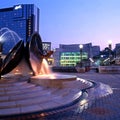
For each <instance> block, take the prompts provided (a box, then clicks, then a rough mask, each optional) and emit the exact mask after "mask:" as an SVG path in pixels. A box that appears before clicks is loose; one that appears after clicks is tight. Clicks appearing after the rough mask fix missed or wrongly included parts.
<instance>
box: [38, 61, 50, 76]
mask: <svg viewBox="0 0 120 120" xmlns="http://www.w3.org/2000/svg"><path fill="white" fill-rule="evenodd" d="M50 73H51V70H50V68H49V65H48V63H47V60H46V59H43V61H42V64H41V70H40V74H50Z"/></svg>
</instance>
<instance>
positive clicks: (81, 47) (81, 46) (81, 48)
mask: <svg viewBox="0 0 120 120" xmlns="http://www.w3.org/2000/svg"><path fill="white" fill-rule="evenodd" d="M79 48H80V60H81V62H80V63H81V64H80V67H82V50H83V45H82V44H80V45H79Z"/></svg>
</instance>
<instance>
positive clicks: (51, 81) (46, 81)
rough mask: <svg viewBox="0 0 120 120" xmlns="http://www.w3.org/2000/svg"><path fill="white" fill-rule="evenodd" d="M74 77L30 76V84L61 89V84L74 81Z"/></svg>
mask: <svg viewBox="0 0 120 120" xmlns="http://www.w3.org/2000/svg"><path fill="white" fill-rule="evenodd" d="M76 79H77V77H76V76H72V75H54V74H52V75H38V76H32V77H31V78H30V82H31V83H33V84H36V85H41V86H44V87H51V88H63V87H64V85H63V82H68V81H74V80H76Z"/></svg>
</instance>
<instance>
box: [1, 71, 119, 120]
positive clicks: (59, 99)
mask: <svg viewBox="0 0 120 120" xmlns="http://www.w3.org/2000/svg"><path fill="white" fill-rule="evenodd" d="M60 74H61V73H60ZM62 74H64V75H75V76H77V77H78V78H79V79H80V80H78V81H77V82H74V81H71V82H66V83H65V84H64V85H66V87H68V88H69V92H68V91H66V90H68V88H67V89H62V90H59V89H57V91H56V89H52V88H51V89H49V88H48V89H45V88H44V87H42V86H36V85H34V84H30V83H27V82H26V81H21V82H20V83H19V82H17V81H16V80H17V79H16V78H14V79H12V80H11V77H10V80H9V79H8V81H10V83H9V82H8V83H7V81H6V82H5V81H4V80H3V81H2V80H1V81H0V83H1V85H0V86H1V87H0V91H1V93H0V102H1V103H0V115H1V116H2V115H4V116H5V115H9V114H17V113H22V114H24V113H27V112H28V113H29V112H34V111H36V110H38V111H40V110H44V109H46V108H50V109H49V110H52V109H51V108H53V107H57V106H61V105H63V106H64V104H66V105H67V103H70V102H71V103H72V104H71V105H70V104H69V105H68V106H66V105H65V107H62V110H61V109H59V110H55V111H53V110H52V111H51V112H49V114H48V115H47V114H39V113H38V114H36V115H35V114H28V116H27V117H26V118H27V119H30V120H31V119H32V118H35V120H120V74H100V73H96V72H94V71H90V72H86V73H62ZM20 79H22V77H21V78H20ZM26 79H27V78H26ZM82 80H83V81H82ZM84 80H85V81H89V80H90V81H94V82H95V83H97V84H96V85H98V84H99V83H102V85H101V87H95V86H94V87H92V88H89V89H88V90H86V91H87V92H84V93H87V94H83V96H82V97H83V98H84V95H88V98H89V100H88V101H85V99H80V100H79V102H77V103H75V104H74V100H73V98H74V97H73V96H74V95H75V94H76V93H77V92H78V90H79V89H81V90H84V89H86V88H88V87H89V86H91V84H89V82H85V81H84ZM16 86H17V87H16ZM99 86H100V84H99ZM78 88H79V89H78ZM98 88H99V89H98ZM107 90H108V94H107ZM109 90H110V91H109ZM100 91H102V93H100ZM111 91H112V92H111ZM61 92H62V93H61ZM80 96H81V95H80ZM46 98H47V99H46ZM78 98H79V96H78ZM75 99H77V98H75ZM72 101H73V102H72ZM79 106H80V107H79ZM36 116H38V117H39V118H38V119H37V118H36ZM26 118H24V117H22V119H25V120H27V119H26ZM16 119H18V118H17V117H16V118H13V120H16ZM0 120H12V119H6V118H5V119H4V118H3V119H0Z"/></svg>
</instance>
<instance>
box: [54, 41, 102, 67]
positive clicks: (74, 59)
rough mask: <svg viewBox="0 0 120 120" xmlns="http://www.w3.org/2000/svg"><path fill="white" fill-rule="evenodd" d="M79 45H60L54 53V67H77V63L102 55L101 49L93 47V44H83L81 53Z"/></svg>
mask: <svg viewBox="0 0 120 120" xmlns="http://www.w3.org/2000/svg"><path fill="white" fill-rule="evenodd" d="M79 45H80V44H70V45H64V44H60V45H59V48H57V49H56V51H55V53H54V59H55V61H54V66H76V65H77V63H79V62H81V61H87V60H89V58H92V57H93V56H95V55H97V54H99V53H100V47H99V46H92V43H88V44H83V49H82V53H81V51H80V48H79ZM81 56H82V57H81Z"/></svg>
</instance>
